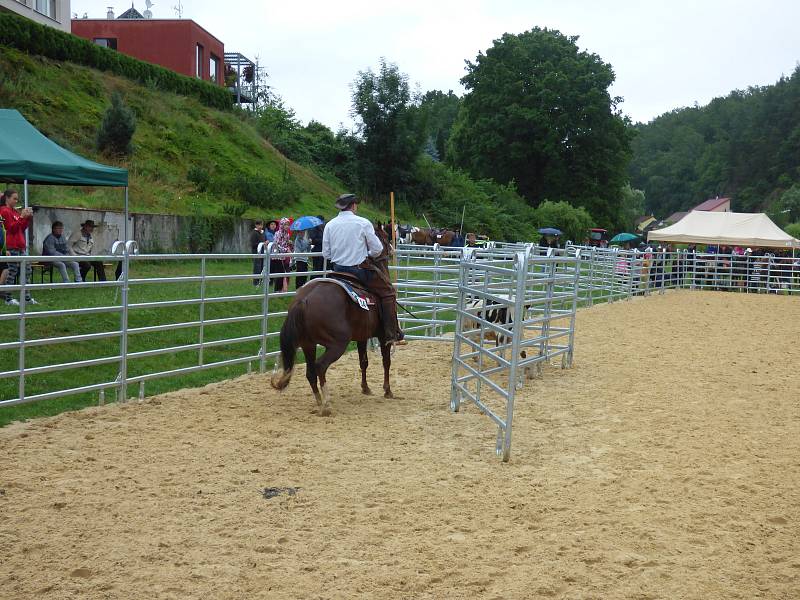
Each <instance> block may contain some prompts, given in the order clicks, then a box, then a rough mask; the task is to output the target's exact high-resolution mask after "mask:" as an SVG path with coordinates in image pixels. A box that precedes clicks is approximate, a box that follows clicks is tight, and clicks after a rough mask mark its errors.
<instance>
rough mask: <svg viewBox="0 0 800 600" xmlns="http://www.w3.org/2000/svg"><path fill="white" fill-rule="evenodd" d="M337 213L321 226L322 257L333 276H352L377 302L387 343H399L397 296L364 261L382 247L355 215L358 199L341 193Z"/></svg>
mask: <svg viewBox="0 0 800 600" xmlns="http://www.w3.org/2000/svg"><path fill="white" fill-rule="evenodd" d="M336 208H338V209H339V210H340V211H341V212H339V215H338V216H336V217H334V218H333V219H331V220H330V222H328V224H327V225H326V226H325V231H324V232H323V235H322V255H323V256H324V257H325V258H326V259H328V261H329V262H331V263H332V264H333V271H334V272H335V273H350V274H351V275H355V276H356V277H357V278H358V279H359V281H361V283H363V284H364V285H365V286H366V287H367V288H368V289H369V290H370V291H372V292H374V293H375V295H376V296H378V298H379V299H380V304H381V320H382V321H383V330H384V337H385V341H386V342H387V343H399V342H402V341H403V340H404V338H405V335H404V334H403V331H402V330H401V329H400V323H399V322H398V320H397V300H396V298H397V296H396V292H395V290H394V287H392V284H391V282H390V281H389V280H388V279H386V278H385V277H384V276H383V273H381V272H380V271H378V268H377V267H376V266H375V265H374V264H373V263H372V262H371V261H369V260H367V259H368V257H369V258H377V257H378V256H380V255H381V254H382V253H383V244H382V243H381V241H380V239H378V236H377V235H375V229H374V228H373V226H372V224H371V223H370V222H369V221H368V220H367V219H365V218H363V217H359V216H357V215H356V213H357V212H358V198H357V197H356V195H355V194H342V195H341V196H339V197H338V198H337V199H336Z"/></svg>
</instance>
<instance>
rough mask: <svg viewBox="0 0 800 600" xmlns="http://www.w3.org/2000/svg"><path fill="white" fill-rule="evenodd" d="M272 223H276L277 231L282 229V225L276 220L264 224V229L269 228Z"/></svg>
mask: <svg viewBox="0 0 800 600" xmlns="http://www.w3.org/2000/svg"><path fill="white" fill-rule="evenodd" d="M272 223H275V229H277V228H278V227H280V226H281V224H280V223H278V221H276V220H275V219H272V220H270V221H266V222H265V223H264V227H267V228H269V226H270V225H271V224H272Z"/></svg>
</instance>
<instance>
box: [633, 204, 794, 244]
mask: <svg viewBox="0 0 800 600" xmlns="http://www.w3.org/2000/svg"><path fill="white" fill-rule="evenodd" d="M647 239H648V240H651V241H659V242H678V243H683V244H725V245H727V246H759V247H767V248H800V240H797V239H795V238H793V237H792V236H790V235H789V234H788V233H786V232H785V231H783V230H782V229H781V228H780V227H778V226H777V225H775V223H773V222H772V219H770V218H769V217H768V216H767V215H765V214H764V213H735V212H708V211H702V210H693V211H692V212H690V213H689V214H688V215H686V216H685V217H683V218H682V219H681V220H680V221H678V222H677V223H675V224H674V225H670V226H669V227H665V228H664V229H656V230H654V231H651V232H650V233H649V234H648V236H647Z"/></svg>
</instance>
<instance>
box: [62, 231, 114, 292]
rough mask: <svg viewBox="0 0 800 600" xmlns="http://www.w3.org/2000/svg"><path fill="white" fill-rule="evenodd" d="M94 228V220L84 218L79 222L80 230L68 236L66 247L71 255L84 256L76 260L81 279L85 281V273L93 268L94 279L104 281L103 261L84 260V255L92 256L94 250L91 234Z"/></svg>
mask: <svg viewBox="0 0 800 600" xmlns="http://www.w3.org/2000/svg"><path fill="white" fill-rule="evenodd" d="M94 228H95V224H94V221H92V220H91V219H86V221H84V222H83V223H81V228H80V230H79V231H76V232H75V233H73V234H72V235H71V236H70V237H69V240H68V241H67V247H68V248H69V253H70V254H71V255H73V256H78V257H83V258H84V260H80V261H79V262H78V265H79V266H80V273H81V279H83V280H84V281H86V275H87V274H88V273H89V269H93V270H94V277H95V280H96V281H106V270H105V268H104V267H103V263H102V262H100V261H96V260H94V261H92V260H85V258H86V257H89V256H92V254H93V252H94V237H93V236H92V233H93V232H94Z"/></svg>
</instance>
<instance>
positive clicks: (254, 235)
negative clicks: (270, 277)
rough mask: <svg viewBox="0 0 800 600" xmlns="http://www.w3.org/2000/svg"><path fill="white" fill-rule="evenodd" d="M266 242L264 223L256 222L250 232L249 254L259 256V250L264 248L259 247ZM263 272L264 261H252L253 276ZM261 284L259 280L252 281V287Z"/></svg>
mask: <svg viewBox="0 0 800 600" xmlns="http://www.w3.org/2000/svg"><path fill="white" fill-rule="evenodd" d="M265 241H266V238H265V237H264V221H262V220H260V219H259V220H258V221H256V222H255V226H254V228H253V231H251V232H250V252H252V253H253V254H261V252H259V248H261V249H263V248H264V247H263V246H262V245H261V244H263V243H264V242H265ZM263 270H264V259H263V258H256V259H254V260H253V275H260V274H261V272H262V271H263ZM259 283H261V279H260V278H259V277H256V278H254V279H253V285H255V286H258V284H259Z"/></svg>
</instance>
